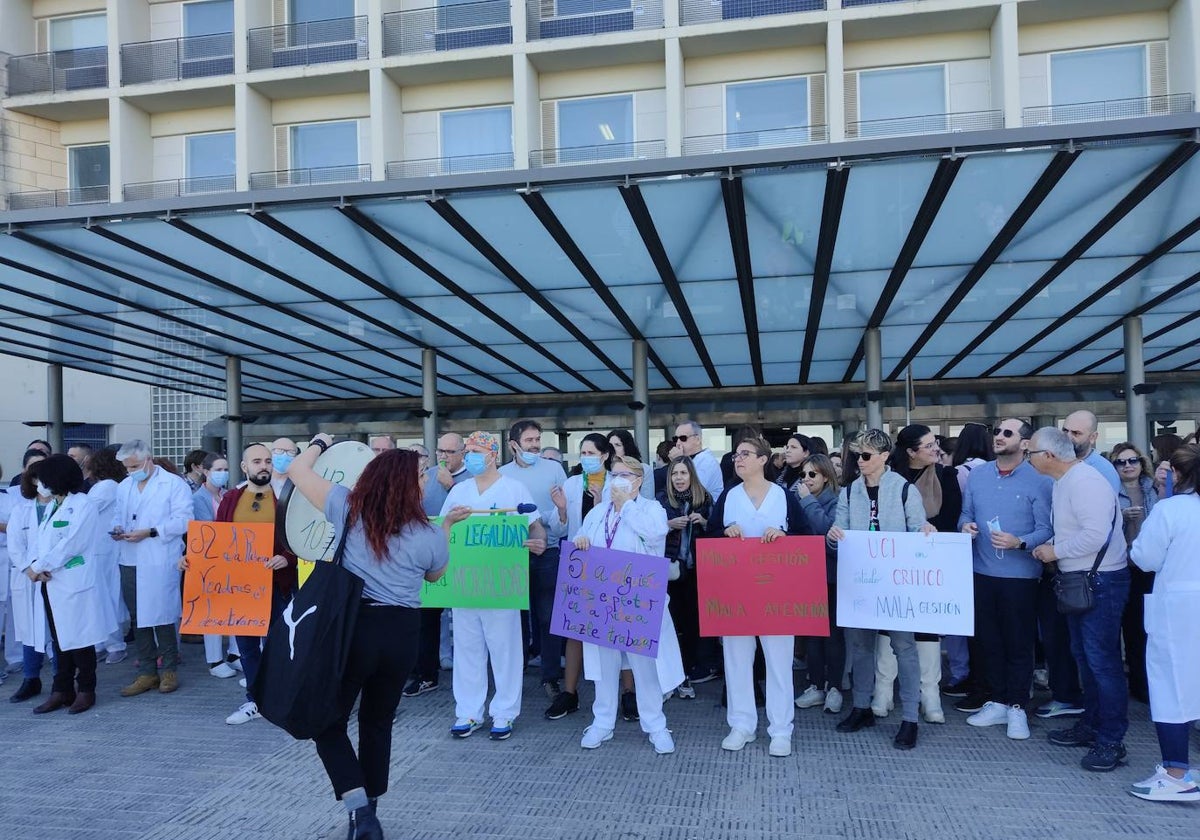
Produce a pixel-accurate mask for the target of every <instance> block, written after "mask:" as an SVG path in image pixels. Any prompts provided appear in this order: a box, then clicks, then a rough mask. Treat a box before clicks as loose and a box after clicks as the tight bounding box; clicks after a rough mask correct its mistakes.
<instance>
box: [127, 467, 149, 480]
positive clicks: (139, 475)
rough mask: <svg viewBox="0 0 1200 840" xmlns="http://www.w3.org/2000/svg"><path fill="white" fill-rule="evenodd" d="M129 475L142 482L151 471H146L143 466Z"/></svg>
mask: <svg viewBox="0 0 1200 840" xmlns="http://www.w3.org/2000/svg"><path fill="white" fill-rule="evenodd" d="M129 477H130V478H132V479H133V480H134V482H135V483H141V482H143V481H145V480H146V479H147V478H149V477H150V473H148V472H146V468H145V467H142V468H141V469H140V470H137V471H135V472H131V473H130V474H129Z"/></svg>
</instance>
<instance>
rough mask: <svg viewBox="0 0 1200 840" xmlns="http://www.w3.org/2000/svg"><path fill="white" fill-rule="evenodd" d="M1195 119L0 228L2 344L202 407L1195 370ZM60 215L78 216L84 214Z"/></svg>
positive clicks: (310, 192) (538, 174)
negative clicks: (221, 399)
mask: <svg viewBox="0 0 1200 840" xmlns="http://www.w3.org/2000/svg"><path fill="white" fill-rule="evenodd" d="M1198 130H1200V115H1197V114H1187V115H1182V116H1175V117H1160V118H1148V119H1138V120H1129V121H1123V122H1112V123H1098V124H1087V125H1070V126H1047V127H1040V128H1033V129H1013V130H1006V131H994V132H974V133H964V134H954V135H940V136H926V137H919V138H911V137H910V138H893V139H880V140H870V141H857V142H852V143H842V144H828V145H824V146H821V147H812V146H806V147H801V148H788V149H759V150H753V151H744V152H737V153H729V154H723V155H716V156H711V157H696V158H692V157H689V158H683V159H675V160H666V161H662V160H658V161H632V162H612V163H606V164H598V165H591V166H578V167H563V168H555V169H542V170H533V171H528V172H504V173H487V174H483V173H476V174H471V175H457V176H447V177H445V178H437V179H429V180H408V181H390V182H378V183H366V184H353V185H341V186H330V187H326V188H298V189H288V190H272V191H260V192H253V193H239V194H230V195H227V196H221V197H219V199H220V200H221V201H222V202H224V203H223V204H221V205H218V206H214V205H213V200H214V197H213V196H208V197H185V198H181V199H175V200H172V201H170V202H162V201H158V202H130V203H124V204H116V205H101V206H96V205H88V206H86V207H75V208H66V209H58V210H51V211H36V212H35V211H30V212H22V213H7V214H3V215H0V233H3V235H0V293H2V294H0V297H2V299H0V342H2V345H0V346H2V348H3V350H4V351H5V352H9V353H12V354H14V355H18V356H22V357H24V358H29V359H36V360H39V361H45V362H57V363H60V364H63V365H65V366H68V367H74V368H79V369H82V370H88V371H93V372H96V373H102V374H107V375H111V376H116V377H122V378H129V379H137V380H140V381H148V382H152V383H154V384H157V385H160V386H163V387H167V388H175V389H180V390H185V391H191V392H194V393H198V394H205V395H209V396H219V395H221V394H222V393H223V392H224V386H225V380H224V369H225V368H224V359H225V357H226V356H231V355H232V356H237V357H239V358H240V359H241V360H242V376H243V390H244V394H245V397H246V399H248V400H256V401H271V402H279V401H289V400H304V401H313V400H316V401H320V400H339V401H345V400H358V399H364V398H368V399H370V398H389V399H390V398H397V397H415V396H419V395H420V392H421V351H422V350H423V349H426V348H433V349H435V350H436V351H437V354H438V368H437V373H438V378H437V387H438V390H439V392H440V393H442V394H444V395H447V396H451V397H454V396H467V397H470V396H479V395H487V396H500V397H503V396H506V395H516V394H550V395H554V394H561V395H563V396H564V397H567V396H568V395H570V394H577V393H580V392H596V391H601V392H622V391H627V390H629V388H630V385H631V375H630V366H631V361H632V341H633V340H634V339H644V340H645V341H646V342H647V344H648V358H649V384H650V388H651V389H654V390H682V389H700V388H706V389H707V388H721V387H728V386H735V387H748V386H749V387H754V386H763V385H767V386H770V385H783V384H789V385H795V384H800V385H816V386H819V385H820V384H821V383H842V382H851V381H856V380H859V379H861V378H862V377H863V367H862V365H863V347H864V345H863V336H864V330H865V329H867V328H875V327H877V328H879V329H880V330H881V333H882V344H883V357H884V358H883V365H884V368H883V369H884V371H885V373H887V374H888V375H887V379H889V380H896V379H899V378H903V377H904V375H905V370H906V368H907V366H908V365H909V364H911V365H912V368H913V375H914V377H915V378H916V379H946V378H961V379H978V378H989V377H1023V376H1032V375H1038V376H1064V375H1075V374H1086V373H1108V374H1111V373H1115V372H1118V371H1120V370H1121V368H1122V364H1123V359H1122V353H1121V350H1122V332H1121V322H1122V319H1123V318H1125V317H1128V316H1130V315H1140V316H1142V318H1143V320H1144V332H1145V357H1146V365H1147V369H1148V371H1150V372H1162V371H1197V370H1200V349H1197V348H1200V321H1198V320H1197V319H1196V318H1195V317H1194V315H1195V313H1196V311H1197V310H1198V309H1200V156H1197V155H1196V152H1197V150H1198V149H1200V146H1198V144H1197V136H1198ZM81 214H86V215H81Z"/></svg>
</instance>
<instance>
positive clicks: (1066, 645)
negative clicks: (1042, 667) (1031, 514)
mask: <svg viewBox="0 0 1200 840" xmlns="http://www.w3.org/2000/svg"><path fill="white" fill-rule="evenodd" d="M1037 611H1038V630H1039V631H1040V632H1041V636H1042V647H1043V649H1044V650H1045V653H1046V670H1047V671H1048V672H1049V675H1050V696H1051V697H1053V698H1054V699H1055V700H1057V701H1059V702H1060V703H1070V704H1072V705H1074V706H1079V705H1082V704H1083V686H1082V685H1080V683H1079V665H1077V664H1076V662H1075V655H1074V654H1073V653H1071V634H1070V632H1069V631H1068V630H1067V617H1066V616H1064V615H1062V614H1061V613H1060V612H1059V611H1058V598H1057V597H1056V596H1055V594H1054V575H1052V574H1050V573H1049V572H1046V573H1044V574H1043V575H1042V581H1041V584H1040V585H1039V586H1038V600H1037Z"/></svg>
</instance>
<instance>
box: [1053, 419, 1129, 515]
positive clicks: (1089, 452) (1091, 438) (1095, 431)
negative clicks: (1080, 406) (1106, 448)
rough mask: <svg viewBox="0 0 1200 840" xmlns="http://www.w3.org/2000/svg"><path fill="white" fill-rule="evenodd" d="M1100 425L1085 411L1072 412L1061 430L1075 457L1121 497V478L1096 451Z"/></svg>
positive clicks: (1110, 463)
mask: <svg viewBox="0 0 1200 840" xmlns="http://www.w3.org/2000/svg"><path fill="white" fill-rule="evenodd" d="M1099 429H1100V424H1099V421H1097V420H1096V415H1095V414H1092V412H1090V411H1087V410H1080V411H1072V412H1071V413H1070V414H1068V415H1067V419H1066V420H1064V421H1063V426H1062V430H1063V431H1064V432H1066V433H1067V437H1069V438H1070V439H1071V445H1072V446H1074V447H1075V457H1076V458H1078V459H1079V460H1080V461H1083V463H1085V464H1087V465H1088V466H1090V467H1091V468H1092V469H1094V470H1095V471H1096V472H1098V473H1100V475H1102V476H1104V477H1105V478H1106V479H1108V483H1109V484H1111V485H1112V489H1113V492H1114V493H1116V494H1117V495H1118V496H1120V495H1121V477H1120V476H1119V475H1117V468H1116V467H1114V466H1113V465H1112V462H1111V461H1109V460H1108V459H1107V458H1105V457H1104V456H1103V455H1101V454H1100V453H1099V452H1097V451H1096V440H1097V439H1098V438H1099V437H1100V431H1099Z"/></svg>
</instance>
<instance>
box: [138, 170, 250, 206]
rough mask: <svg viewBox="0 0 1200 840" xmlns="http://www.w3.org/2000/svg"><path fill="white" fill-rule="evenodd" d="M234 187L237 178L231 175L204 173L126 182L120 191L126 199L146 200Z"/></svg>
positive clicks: (231, 190)
mask: <svg viewBox="0 0 1200 840" xmlns="http://www.w3.org/2000/svg"><path fill="white" fill-rule="evenodd" d="M236 189H237V180H236V179H235V178H234V176H233V175H205V176H203V177H199V178H176V179H174V180H166V181H143V182H141V183H137V184H126V185H125V187H124V188H123V190H122V192H123V194H124V195H125V200H126V201H148V200H150V199H155V198H180V197H183V196H189V195H209V194H210V193H226V192H233V191H234V190H236Z"/></svg>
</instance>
